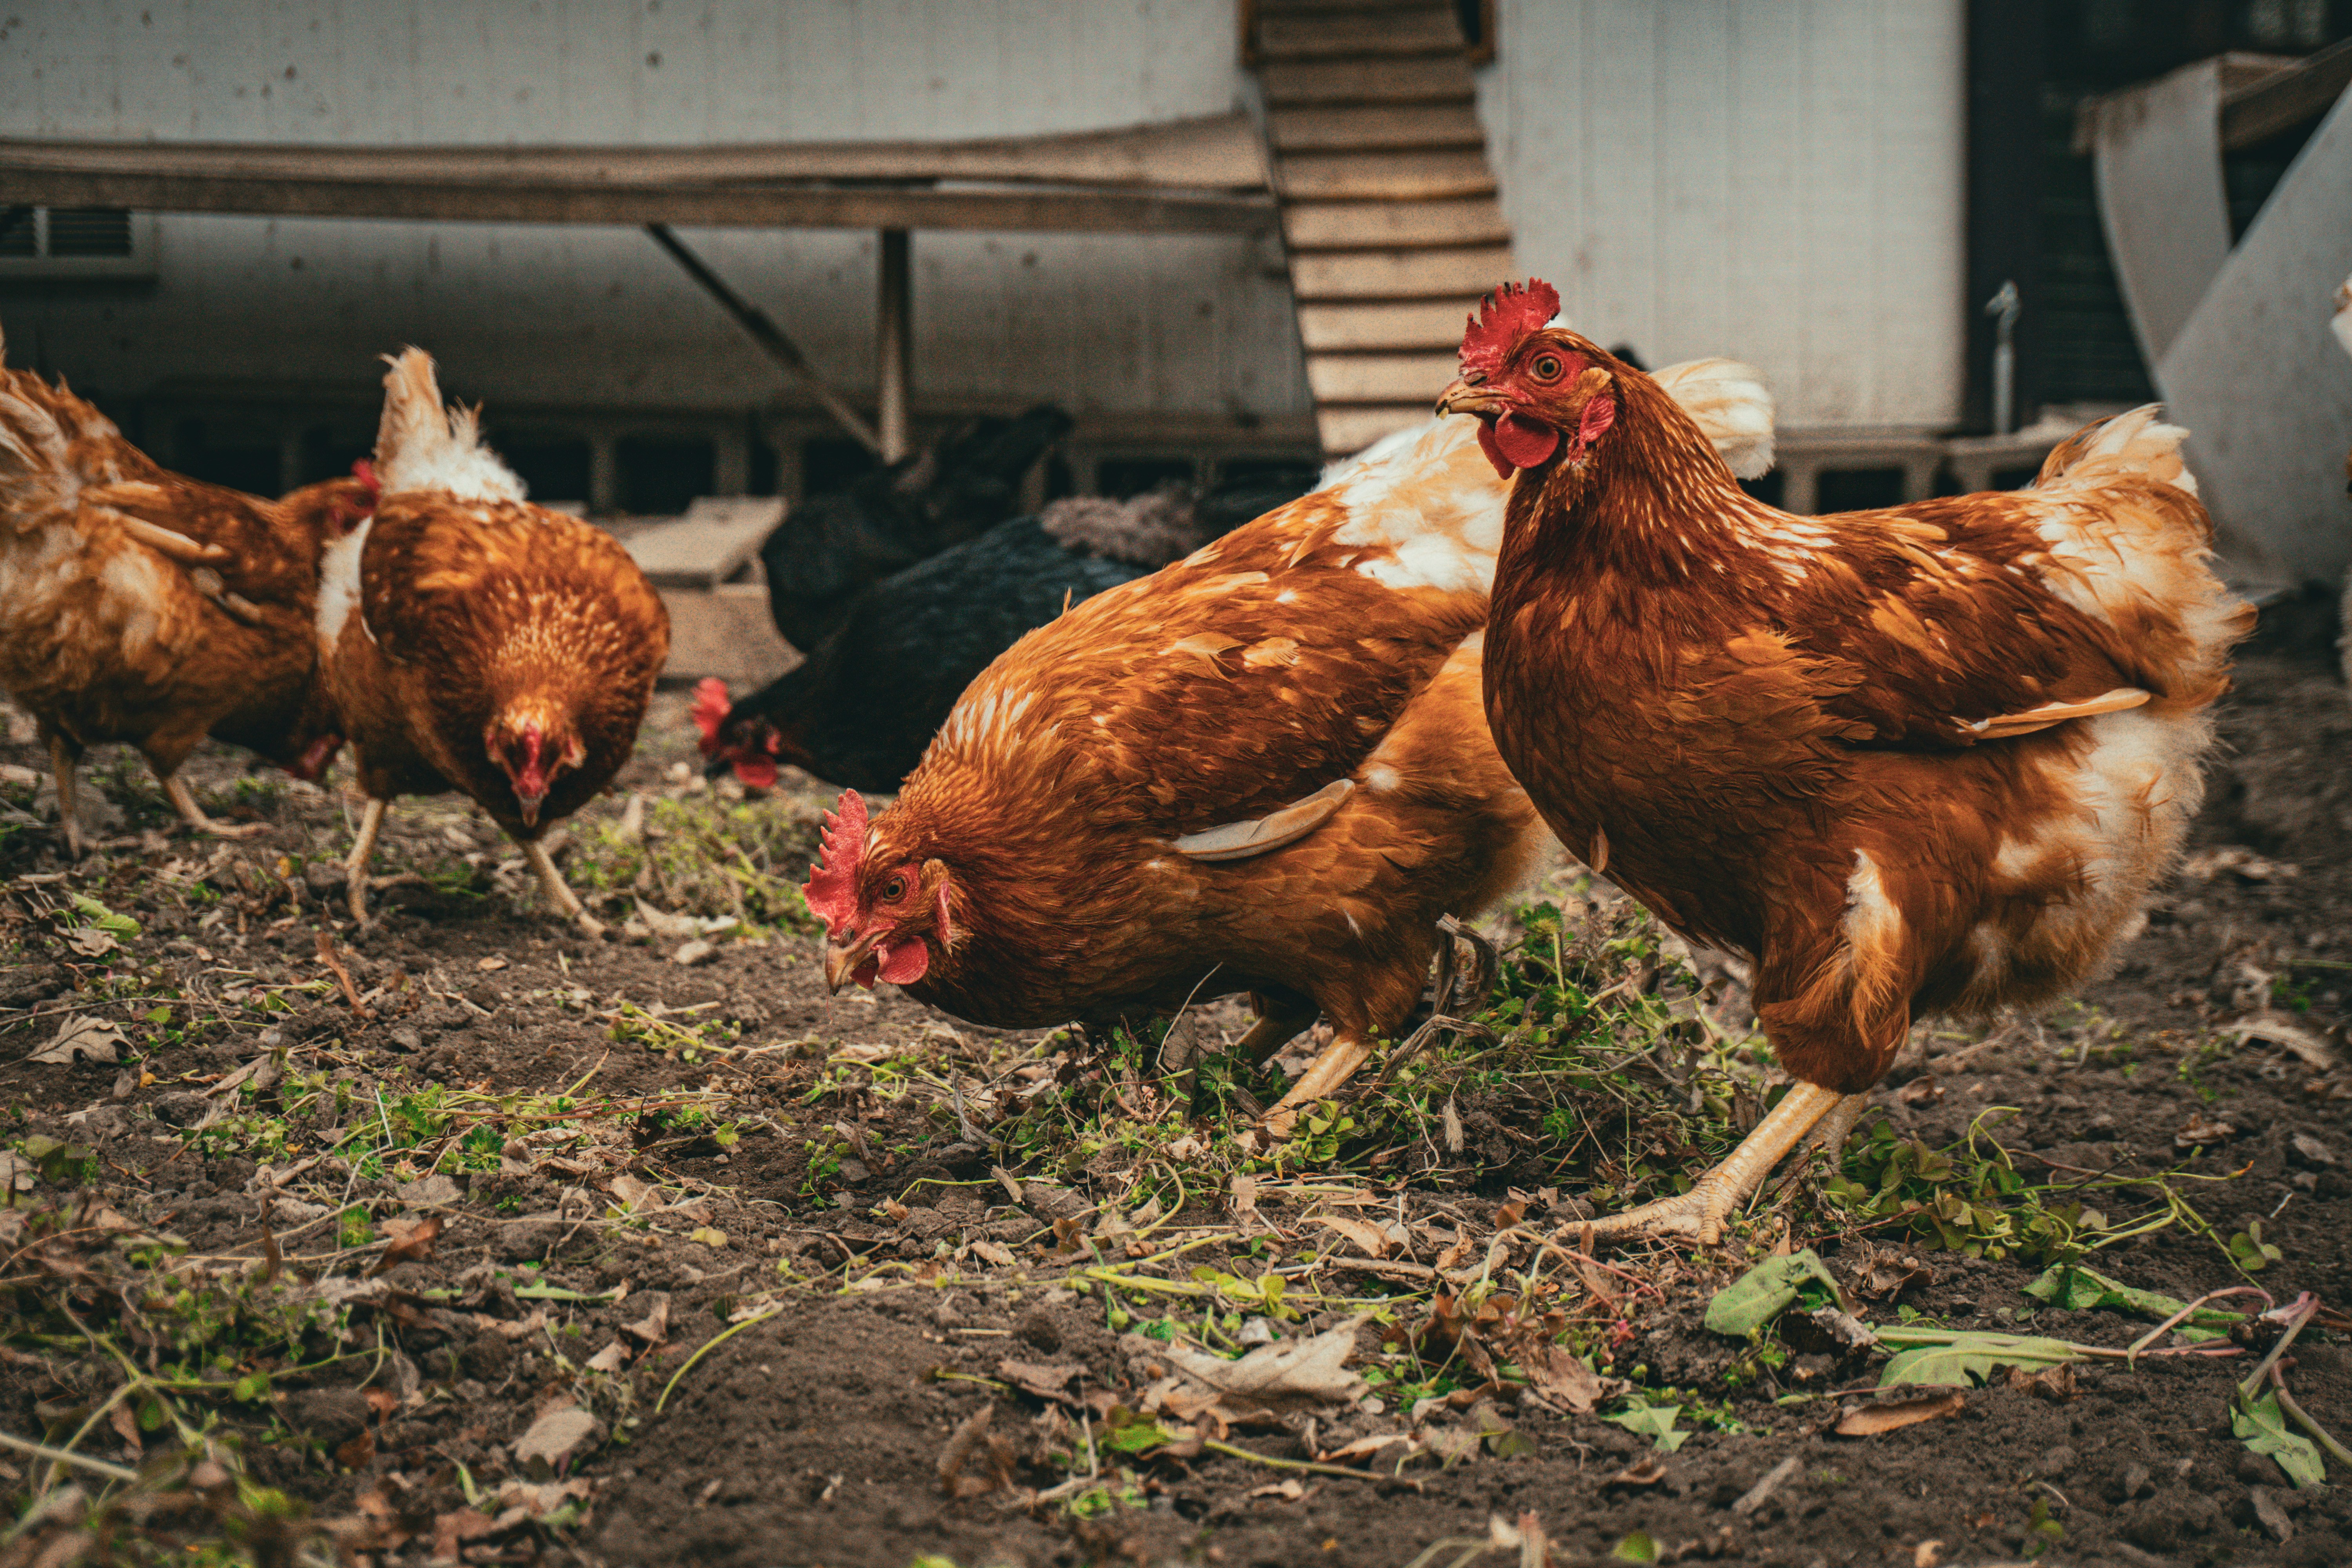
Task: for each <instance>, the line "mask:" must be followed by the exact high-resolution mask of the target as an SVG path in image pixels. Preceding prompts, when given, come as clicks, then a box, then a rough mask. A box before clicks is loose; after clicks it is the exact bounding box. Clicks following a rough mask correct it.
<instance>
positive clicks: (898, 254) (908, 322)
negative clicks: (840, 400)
mask: <svg viewBox="0 0 2352 1568" xmlns="http://www.w3.org/2000/svg"><path fill="white" fill-rule="evenodd" d="M911 248H912V247H910V246H909V245H908V235H907V231H906V230H905V229H903V228H886V229H884V230H883V231H882V267H881V285H882V288H881V300H880V301H879V310H878V316H879V321H877V330H876V332H875V352H876V353H877V355H878V357H879V363H877V366H876V367H875V369H876V374H875V381H876V384H877V386H878V387H879V388H880V395H879V397H878V398H877V406H876V410H875V423H876V424H877V425H878V426H881V434H882V447H881V451H882V460H883V461H884V462H886V463H895V462H897V461H898V459H899V458H903V457H905V456H906V455H907V450H908V437H907V399H908V394H909V392H910V390H911V387H912V385H913V383H914V379H915V368H914V367H915V342H914V332H913V331H912V328H913V320H912V316H913V300H912V298H911V296H912V294H913V292H914V286H913V279H912V277H911V275H910V268H909V263H910V261H911V257H910V256H909V254H908V253H909V251H910V249H911Z"/></svg>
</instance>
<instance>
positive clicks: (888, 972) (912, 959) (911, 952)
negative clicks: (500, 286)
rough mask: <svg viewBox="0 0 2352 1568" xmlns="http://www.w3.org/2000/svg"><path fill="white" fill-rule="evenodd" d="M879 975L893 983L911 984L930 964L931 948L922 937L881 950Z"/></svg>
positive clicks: (921, 975)
mask: <svg viewBox="0 0 2352 1568" xmlns="http://www.w3.org/2000/svg"><path fill="white" fill-rule="evenodd" d="M881 956H882V964H881V968H880V969H879V970H878V971H877V973H878V974H879V975H880V977H881V978H882V979H884V980H887V981H888V982H889V983H890V984H893V985H912V984H914V983H915V982H916V981H918V980H920V979H921V978H922V977H923V971H925V970H926V969H929V967H930V966H931V950H930V947H929V944H928V943H927V942H924V941H923V939H922V938H920V937H917V938H915V939H914V940H913V941H911V942H900V943H899V944H898V946H896V947H891V948H885V949H883V950H882V955H881Z"/></svg>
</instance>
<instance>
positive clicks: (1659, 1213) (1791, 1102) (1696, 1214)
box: [1302, 1080, 1870, 1247]
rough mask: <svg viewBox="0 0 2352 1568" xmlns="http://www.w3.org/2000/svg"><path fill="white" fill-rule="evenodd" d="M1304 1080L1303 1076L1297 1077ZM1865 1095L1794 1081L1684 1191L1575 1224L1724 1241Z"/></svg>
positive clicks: (1856, 1115) (1600, 1230)
mask: <svg viewBox="0 0 2352 1568" xmlns="http://www.w3.org/2000/svg"><path fill="white" fill-rule="evenodd" d="M1302 1081H1304V1080H1302ZM1869 1102H1870V1100H1869V1097H1868V1096H1867V1095H1861V1094H1840V1093H1839V1092H1838V1091H1837V1090H1835V1089H1822V1087H1820V1086H1819V1085H1817V1084H1810V1083H1794V1084H1790V1086H1789V1092H1788V1093H1787V1094H1785V1095H1783V1096H1782V1097H1781V1099H1780V1104H1778V1105H1776V1106H1774V1107H1773V1108H1772V1109H1771V1110H1770V1111H1769V1113H1768V1114H1767V1115H1766V1116H1765V1118H1764V1120H1763V1121H1759V1122H1758V1123H1757V1124H1756V1130H1755V1131H1752V1132H1750V1133H1748V1136H1747V1137H1746V1138H1744V1139H1742V1140H1741V1141H1740V1144H1739V1147H1738V1148H1737V1149H1734V1150H1733V1151H1732V1152H1731V1153H1730V1154H1729V1155H1728V1156H1727V1158H1726V1159H1725V1160H1724V1162H1723V1163H1721V1164H1719V1165H1717V1166H1716V1167H1715V1168H1714V1169H1713V1170H1711V1171H1709V1172H1707V1173H1706V1174H1705V1175H1704V1176H1701V1177H1700V1178H1699V1179H1698V1184H1697V1185H1696V1186H1694V1187H1693V1188H1691V1190H1690V1191H1689V1192H1686V1193H1684V1194H1679V1195H1678V1196H1675V1197H1671V1198H1660V1199H1658V1200H1657V1201H1656V1202H1655V1203H1647V1204H1643V1205H1642V1206H1641V1207H1639V1208H1636V1209H1628V1210H1627V1211H1626V1212H1625V1213H1623V1214H1619V1215H1609V1216H1607V1217H1606V1218H1603V1219H1597V1220H1593V1221H1591V1222H1590V1223H1589V1224H1586V1225H1580V1226H1576V1229H1577V1230H1578V1231H1579V1232H1580V1233H1588V1232H1589V1233H1590V1234H1591V1235H1593V1236H1596V1237H1612V1236H1644V1237H1669V1236H1679V1237H1688V1238H1690V1239H1691V1240H1694V1241H1696V1242H1698V1243H1699V1244H1700V1245H1702V1246H1707V1247H1712V1246H1713V1245H1715V1244H1716V1243H1717V1242H1718V1241H1720V1240H1722V1239H1723V1227H1724V1223H1725V1222H1726V1221H1727V1220H1728V1219H1729V1218H1730V1217H1731V1215H1732V1213H1733V1211H1734V1210H1736V1209H1738V1207H1739V1205H1742V1204H1744V1203H1746V1202H1747V1201H1748V1198H1749V1197H1750V1196H1751V1195H1752V1194H1754V1193H1755V1191H1756V1189H1757V1188H1758V1187H1759V1186H1761V1185H1763V1183H1764V1178H1765V1177H1766V1176H1768V1175H1769V1174H1770V1173H1771V1171H1772V1167H1773V1166H1775V1165H1777V1164H1779V1163H1780V1160H1781V1157H1782V1156H1784V1155H1786V1154H1787V1153H1789V1152H1790V1151H1791V1150H1793V1149H1795V1148H1796V1147H1798V1145H1800V1144H1801V1143H1803V1142H1806V1135H1807V1134H1808V1133H1812V1134H1814V1135H1815V1138H1816V1139H1817V1140H1820V1141H1826V1140H1828V1139H1830V1138H1832V1137H1834V1138H1835V1139H1836V1141H1837V1142H1838V1143H1841V1144H1842V1143H1843V1142H1845V1134H1846V1133H1847V1132H1850V1131H1853V1124H1854V1122H1855V1121H1857V1120H1859V1119H1860V1117H1861V1115H1862V1112H1863V1109H1864V1107H1865V1106H1867V1105H1868V1104H1869Z"/></svg>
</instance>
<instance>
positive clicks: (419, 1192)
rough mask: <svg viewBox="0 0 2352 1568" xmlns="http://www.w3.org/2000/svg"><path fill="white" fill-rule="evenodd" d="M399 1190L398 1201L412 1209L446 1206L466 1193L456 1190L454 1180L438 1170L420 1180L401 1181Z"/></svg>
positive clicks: (457, 1200)
mask: <svg viewBox="0 0 2352 1568" xmlns="http://www.w3.org/2000/svg"><path fill="white" fill-rule="evenodd" d="M399 1191H400V1201H401V1202H402V1203H403V1204H404V1205H407V1206H408V1207H410V1208H413V1209H424V1208H442V1207H446V1205H450V1204H454V1203H457V1202H459V1201H460V1200H462V1199H463V1198H464V1197H465V1195H466V1194H463V1193H461V1192H459V1191H458V1190H457V1183H456V1182H453V1181H451V1180H450V1179H449V1178H448V1177H446V1176H445V1175H442V1174H441V1173H438V1172H436V1173H433V1174H432V1175H429V1176H426V1177H425V1178H423V1179H422V1180H420V1181H415V1182H405V1183H403V1184H401V1187H400V1189H399Z"/></svg>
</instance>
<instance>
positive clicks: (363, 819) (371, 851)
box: [343, 796, 391, 925]
mask: <svg viewBox="0 0 2352 1568" xmlns="http://www.w3.org/2000/svg"><path fill="white" fill-rule="evenodd" d="M388 805H391V802H389V801H383V800H377V799H375V798H374V797H373V796H370V797H369V800H368V803H367V809H366V810H365V811H364V812H362V813H361V814H360V833H359V837H357V838H355V839H353V840H352V852H351V853H350V854H349V855H347V856H345V857H344V858H343V902H344V903H346V904H348V905H350V906H351V911H352V919H353V920H355V921H359V923H360V924H362V925H365V924H367V923H368V908H367V868H368V861H369V860H371V859H373V858H374V856H375V840H376V835H378V834H380V833H382V832H383V814H384V810H385V808H386V807H387V806H388Z"/></svg>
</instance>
